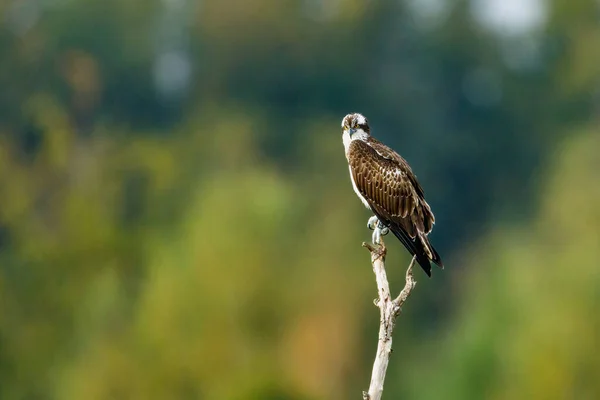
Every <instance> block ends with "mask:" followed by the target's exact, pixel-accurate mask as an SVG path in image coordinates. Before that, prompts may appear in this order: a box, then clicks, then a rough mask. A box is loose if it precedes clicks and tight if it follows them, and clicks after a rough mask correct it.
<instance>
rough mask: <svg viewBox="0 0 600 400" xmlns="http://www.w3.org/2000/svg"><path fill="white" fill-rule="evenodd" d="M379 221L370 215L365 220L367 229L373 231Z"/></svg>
mask: <svg viewBox="0 0 600 400" xmlns="http://www.w3.org/2000/svg"><path fill="white" fill-rule="evenodd" d="M378 223H379V220H378V219H377V217H376V216H374V215H373V216H372V217H371V218H369V220H368V221H367V228H369V230H372V231H374V230H375V229H376V228H377V224H378Z"/></svg>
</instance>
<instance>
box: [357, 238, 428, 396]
mask: <svg viewBox="0 0 600 400" xmlns="http://www.w3.org/2000/svg"><path fill="white" fill-rule="evenodd" d="M362 245H363V247H366V248H367V249H368V250H369V252H370V253H371V264H372V265H373V272H374V273H375V280H376V281H377V291H378V293H379V298H377V299H375V301H374V303H375V305H376V306H377V307H378V308H379V313H380V318H379V340H378V343H377V354H376V356H375V362H374V363H373V372H372V374H371V384H370V385H369V391H368V392H363V400H380V399H381V395H382V394H383V383H384V380H385V374H386V371H387V366H388V363H389V359H390V354H391V353H392V333H393V331H394V325H395V323H396V318H397V317H398V315H400V313H401V312H402V305H404V302H406V299H408V296H410V293H411V292H412V290H413V289H414V287H415V285H416V284H417V281H415V279H414V276H413V273H412V267H413V265H414V263H415V258H414V257H413V259H412V261H411V262H410V265H409V266H408V269H407V270H406V283H405V285H404V288H403V289H402V291H401V292H400V294H399V295H398V297H396V298H395V299H393V300H392V296H391V294H390V285H389V283H388V280H387V274H386V272H385V256H386V254H387V249H386V247H385V244H384V243H383V240H380V243H379V245H377V246H373V245H372V244H370V243H363V244H362Z"/></svg>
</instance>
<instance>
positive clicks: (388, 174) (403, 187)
mask: <svg viewBox="0 0 600 400" xmlns="http://www.w3.org/2000/svg"><path fill="white" fill-rule="evenodd" d="M348 160H349V163H350V171H351V173H352V178H353V180H354V183H355V184H356V188H357V189H358V191H359V192H360V193H361V194H362V195H363V197H364V198H365V199H366V200H367V201H368V202H369V204H370V205H371V208H372V210H373V212H374V213H375V215H377V217H378V218H379V220H380V221H381V222H382V223H384V224H385V225H386V226H388V227H389V228H390V230H391V231H392V232H393V233H394V234H395V235H396V237H398V239H399V240H400V241H401V242H402V244H404V246H405V247H406V248H407V249H408V251H409V252H410V253H411V254H413V255H415V256H417V261H418V262H419V264H420V265H421V266H422V267H423V269H424V270H425V272H427V274H428V275H429V274H430V271H431V264H430V263H429V260H432V261H434V262H436V263H437V264H438V265H440V266H441V260H440V258H439V255H438V254H437V252H436V251H435V249H434V248H433V246H431V244H430V243H429V240H428V239H427V234H428V233H429V232H431V229H432V228H433V224H434V222H435V218H434V216H433V213H432V212H431V209H430V207H429V205H428V204H427V202H426V201H425V198H424V192H423V189H422V187H421V185H420V184H419V182H418V181H417V178H416V176H415V175H414V174H413V172H412V170H411V168H410V166H409V165H408V163H407V162H406V160H404V159H403V158H402V157H400V155H398V153H396V152H394V151H393V150H391V149H390V148H389V147H387V146H385V145H383V144H382V143H380V142H378V141H376V140H375V139H373V138H369V142H368V143H365V142H363V141H360V140H354V141H352V143H351V144H350V147H349V149H348Z"/></svg>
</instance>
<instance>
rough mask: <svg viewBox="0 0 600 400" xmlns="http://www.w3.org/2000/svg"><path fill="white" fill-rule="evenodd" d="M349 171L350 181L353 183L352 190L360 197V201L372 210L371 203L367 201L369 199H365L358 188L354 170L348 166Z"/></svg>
mask: <svg viewBox="0 0 600 400" xmlns="http://www.w3.org/2000/svg"><path fill="white" fill-rule="evenodd" d="M348 171H350V180H351V181H352V188H353V189H354V193H356V195H357V196H358V198H359V199H360V201H362V202H363V204H364V205H365V207H367V208H368V209H369V210H370V209H371V206H370V205H369V202H368V201H367V199H365V198H364V197H363V195H362V194H360V191H359V190H358V188H357V187H356V183H355V182H354V177H353V176H352V168H351V167H350V166H348Z"/></svg>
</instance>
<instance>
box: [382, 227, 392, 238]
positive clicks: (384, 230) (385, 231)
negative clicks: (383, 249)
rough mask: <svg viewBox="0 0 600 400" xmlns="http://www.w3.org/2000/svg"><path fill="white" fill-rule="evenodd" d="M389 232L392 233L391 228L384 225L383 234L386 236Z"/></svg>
mask: <svg viewBox="0 0 600 400" xmlns="http://www.w3.org/2000/svg"><path fill="white" fill-rule="evenodd" d="M388 233H390V230H389V229H388V228H387V227H384V228H383V229H381V236H385V235H387V234H388Z"/></svg>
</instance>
